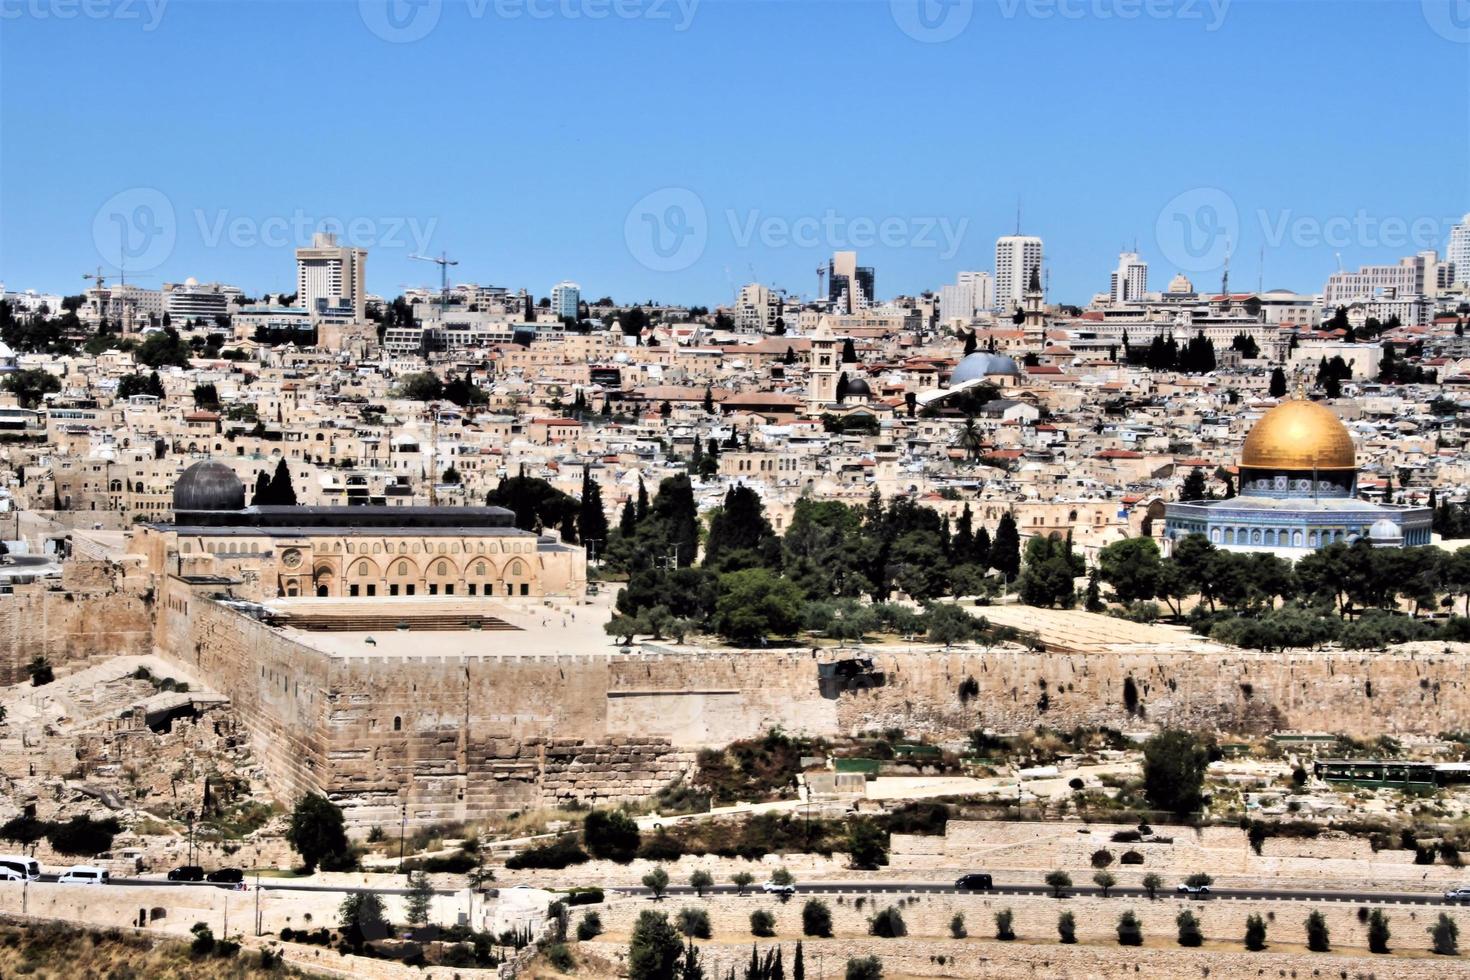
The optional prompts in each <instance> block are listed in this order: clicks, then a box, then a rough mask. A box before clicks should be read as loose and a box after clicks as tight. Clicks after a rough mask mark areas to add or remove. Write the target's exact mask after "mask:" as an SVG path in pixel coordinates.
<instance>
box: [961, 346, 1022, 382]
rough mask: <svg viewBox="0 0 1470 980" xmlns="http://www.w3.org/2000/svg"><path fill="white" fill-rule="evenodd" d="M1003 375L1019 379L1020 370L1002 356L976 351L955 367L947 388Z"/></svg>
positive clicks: (1007, 358)
mask: <svg viewBox="0 0 1470 980" xmlns="http://www.w3.org/2000/svg"><path fill="white" fill-rule="evenodd" d="M997 374H1004V375H1009V376H1010V377H1013V378H1015V377H1020V375H1021V369H1020V368H1019V367H1017V366H1016V362H1015V361H1014V360H1012V359H1011V358H1009V357H1007V356H1005V355H1004V354H992V353H990V352H989V351H980V350H977V351H976V352H975V353H973V354H969V355H966V357H965V358H964V359H963V360H961V361H960V363H959V364H957V365H955V369H954V373H953V374H951V375H950V376H949V386H950V387H951V388H953V387H954V386H955V385H959V384H964V383H965V382H966V381H982V380H984V379H985V378H987V377H990V376H993V375H997Z"/></svg>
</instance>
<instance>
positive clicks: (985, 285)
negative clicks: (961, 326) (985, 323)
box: [939, 272, 995, 323]
mask: <svg viewBox="0 0 1470 980" xmlns="http://www.w3.org/2000/svg"><path fill="white" fill-rule="evenodd" d="M994 303H995V286H994V283H993V282H992V281H991V279H990V273H988V272H961V273H958V274H957V275H956V276H955V282H954V285H953V286H941V287H940V289H939V319H940V320H941V321H942V322H944V323H953V322H955V321H956V320H959V321H962V322H966V323H968V322H969V321H970V320H973V319H974V318H975V314H977V313H979V312H980V311H981V310H989V309H990V308H991V306H993V305H994Z"/></svg>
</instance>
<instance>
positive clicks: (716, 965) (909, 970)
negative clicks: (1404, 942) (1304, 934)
mask: <svg viewBox="0 0 1470 980" xmlns="http://www.w3.org/2000/svg"><path fill="white" fill-rule="evenodd" d="M581 945H582V946H585V947H586V948H587V950H588V951H589V952H591V953H593V954H595V955H598V956H601V957H604V958H605V959H607V960H608V961H610V962H612V963H616V964H625V963H626V960H627V951H628V948H627V946H626V945H618V944H616V943H612V942H595V943H584V944H581ZM792 945H793V944H792V943H791V942H790V941H788V942H787V943H786V944H785V950H784V956H785V963H786V969H787V971H788V973H789V971H790V969H791V959H790V957H791V956H792V952H793V950H792ZM803 945H804V957H803V958H804V961H805V967H806V975H807V976H809V977H814V978H817V977H821V978H831V977H841V976H842V975H843V970H844V968H845V964H846V963H847V959H848V957H850V956H854V955H866V954H867V953H869V952H872V953H873V954H874V955H877V956H879V958H880V959H882V961H883V970H884V973H885V975H887V976H906V977H960V978H967V980H968V978H972V977H973V978H977V980H979V978H983V980H1114V978H1115V980H1139V978H1140V977H1147V978H1155V977H1157V978H1169V980H1189V978H1193V980H1263V978H1267V977H1269V978H1273V980H1276V978H1281V980H1285V978H1293V980H1427V978H1447V977H1463V976H1467V975H1470V965H1467V964H1466V963H1464V962H1463V961H1458V960H1447V959H1445V958H1443V957H1435V958H1432V959H1410V958H1399V957H1388V956H1373V957H1367V954H1363V955H1362V956H1359V955H1355V954H1348V955H1339V954H1321V953H1299V952H1298V953H1283V952H1271V951H1267V952H1262V953H1245V952H1231V951H1226V950H1216V949H1196V950H1187V949H1181V948H1179V947H1177V946H1174V947H1163V948H1148V949H1141V950H1140V949H1125V948H1122V947H1119V946H1116V945H1098V946H1093V945H1077V946H1062V945H1058V944H1056V943H1046V944H1039V945H1033V944H1030V943H1025V942H1015V943H997V942H967V943H963V944H960V943H956V944H954V945H953V946H952V947H949V948H944V949H941V948H938V947H936V945H935V944H934V943H931V942H926V941H924V940H918V939H887V940H874V941H872V942H871V943H864V944H862V946H861V947H856V946H854V945H853V944H851V943H848V942H843V941H840V940H831V939H829V940H811V941H806V942H804V944H803ZM763 948H764V947H763ZM701 951H702V953H703V956H702V958H701V965H703V966H704V969H705V974H706V975H707V976H714V977H720V976H725V975H726V973H727V972H728V971H729V970H731V969H734V971H735V974H736V976H740V975H742V972H743V970H744V969H745V966H746V964H748V963H749V962H750V946H749V944H736V945H725V944H722V943H706V944H704V945H703V946H702V947H701ZM940 956H943V957H944V962H942V963H941V962H939V957H940ZM1365 957H1366V958H1365Z"/></svg>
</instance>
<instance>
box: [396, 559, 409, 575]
mask: <svg viewBox="0 0 1470 980" xmlns="http://www.w3.org/2000/svg"><path fill="white" fill-rule="evenodd" d="M398 574H399V575H407V574H408V562H406V561H401V562H399V563H398Z"/></svg>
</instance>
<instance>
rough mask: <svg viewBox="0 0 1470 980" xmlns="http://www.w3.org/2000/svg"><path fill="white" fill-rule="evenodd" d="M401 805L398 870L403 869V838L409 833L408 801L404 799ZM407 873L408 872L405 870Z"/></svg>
mask: <svg viewBox="0 0 1470 980" xmlns="http://www.w3.org/2000/svg"><path fill="white" fill-rule="evenodd" d="M400 807H401V814H402V816H401V818H400V820H399V822H398V870H399V871H403V838H404V836H405V835H406V834H407V833H408V801H407V800H404V801H403V803H402V804H400ZM404 873H405V874H407V872H406V871H405V872H404Z"/></svg>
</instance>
